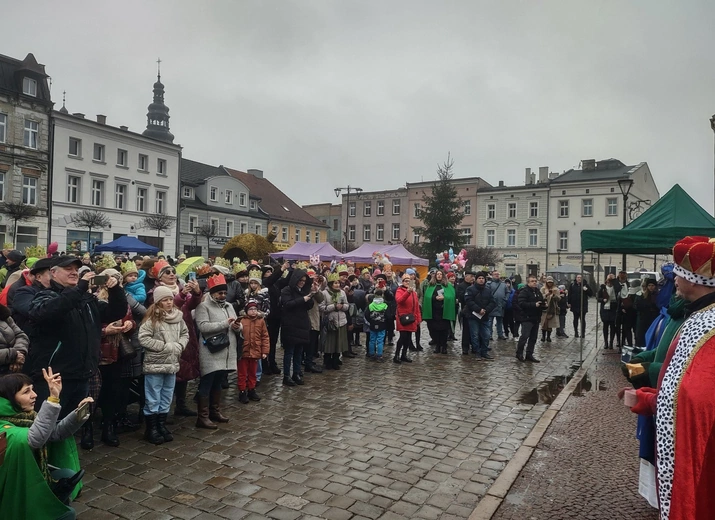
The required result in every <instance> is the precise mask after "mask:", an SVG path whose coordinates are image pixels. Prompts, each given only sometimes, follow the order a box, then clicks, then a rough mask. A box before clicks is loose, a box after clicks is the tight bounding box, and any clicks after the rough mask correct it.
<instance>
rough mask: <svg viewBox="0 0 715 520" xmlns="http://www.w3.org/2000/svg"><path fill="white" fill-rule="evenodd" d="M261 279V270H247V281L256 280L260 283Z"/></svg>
mask: <svg viewBox="0 0 715 520" xmlns="http://www.w3.org/2000/svg"><path fill="white" fill-rule="evenodd" d="M262 281H263V276H262V275H261V271H260V270H259V269H255V268H254V269H251V270H250V271H248V282H249V283H250V282H258V284H259V285H260V284H261V282H262Z"/></svg>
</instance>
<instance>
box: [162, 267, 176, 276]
mask: <svg viewBox="0 0 715 520" xmlns="http://www.w3.org/2000/svg"><path fill="white" fill-rule="evenodd" d="M161 274H162V276H163V275H165V274H176V269H174V268H170V269H164V270H163V271H162V272H161Z"/></svg>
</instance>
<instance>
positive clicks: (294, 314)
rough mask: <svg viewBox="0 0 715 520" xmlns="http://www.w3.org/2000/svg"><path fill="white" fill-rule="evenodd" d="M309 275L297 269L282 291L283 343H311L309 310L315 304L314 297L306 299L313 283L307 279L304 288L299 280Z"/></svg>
mask: <svg viewBox="0 0 715 520" xmlns="http://www.w3.org/2000/svg"><path fill="white" fill-rule="evenodd" d="M304 276H305V277H306V279H307V277H308V274H307V272H306V271H305V270H304V269H295V270H293V272H292V273H291V275H290V279H289V281H288V285H287V286H286V287H284V288H283V290H282V291H281V310H282V314H281V343H282V344H293V345H307V344H309V343H310V329H311V327H310V316H309V315H308V310H309V309H312V308H313V305H314V304H315V302H314V300H313V298H311V299H309V300H308V301H305V296H307V295H308V294H310V287H311V284H310V283H309V282H308V280H306V282H305V285H303V288H302V289H299V288H298V282H299V281H300V279H301V278H303V277H304Z"/></svg>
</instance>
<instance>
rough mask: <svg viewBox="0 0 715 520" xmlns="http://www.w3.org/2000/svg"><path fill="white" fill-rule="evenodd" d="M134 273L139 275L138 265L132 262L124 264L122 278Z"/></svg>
mask: <svg viewBox="0 0 715 520" xmlns="http://www.w3.org/2000/svg"><path fill="white" fill-rule="evenodd" d="M132 273H139V270H138V269H137V265H136V264H135V263H134V262H132V261H131V260H129V261H128V262H124V263H123V264H122V276H127V275H128V274H132Z"/></svg>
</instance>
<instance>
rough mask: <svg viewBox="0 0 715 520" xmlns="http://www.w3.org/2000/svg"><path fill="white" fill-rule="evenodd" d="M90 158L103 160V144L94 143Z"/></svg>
mask: <svg viewBox="0 0 715 520" xmlns="http://www.w3.org/2000/svg"><path fill="white" fill-rule="evenodd" d="M92 159H94V160H95V161H98V162H104V145H103V144H99V143H94V152H92Z"/></svg>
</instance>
